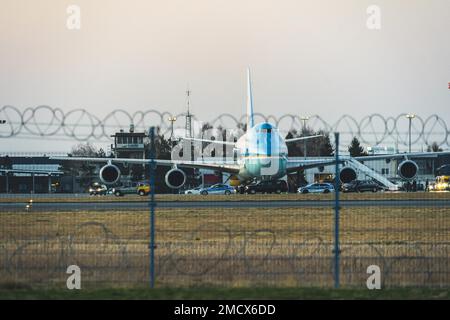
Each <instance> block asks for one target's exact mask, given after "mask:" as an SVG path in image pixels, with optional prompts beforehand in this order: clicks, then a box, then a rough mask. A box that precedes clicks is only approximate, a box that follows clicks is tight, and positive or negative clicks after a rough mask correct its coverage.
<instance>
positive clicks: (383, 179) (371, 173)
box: [347, 158, 398, 191]
mask: <svg viewBox="0 0 450 320" xmlns="http://www.w3.org/2000/svg"><path fill="white" fill-rule="evenodd" d="M347 165H348V166H350V167H352V168H353V169H355V170H356V171H357V172H360V173H364V174H365V175H366V176H369V177H371V178H372V179H374V180H376V181H378V182H379V183H381V184H382V185H383V186H385V187H386V188H388V189H389V190H390V191H397V190H398V185H396V184H395V183H392V182H391V181H389V180H388V179H386V177H384V176H383V175H381V174H379V173H378V172H376V171H375V170H372V169H371V168H369V167H368V166H366V165H364V164H362V163H361V162H359V161H358V160H356V159H353V158H349V159H348V160H347Z"/></svg>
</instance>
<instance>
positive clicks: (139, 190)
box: [137, 183, 150, 196]
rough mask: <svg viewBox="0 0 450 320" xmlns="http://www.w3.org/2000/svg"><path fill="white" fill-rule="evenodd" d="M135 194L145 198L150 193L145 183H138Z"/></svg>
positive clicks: (148, 186)
mask: <svg viewBox="0 0 450 320" xmlns="http://www.w3.org/2000/svg"><path fill="white" fill-rule="evenodd" d="M137 193H138V195H140V196H146V195H147V194H149V193H150V185H149V184H147V183H139V184H138V186H137Z"/></svg>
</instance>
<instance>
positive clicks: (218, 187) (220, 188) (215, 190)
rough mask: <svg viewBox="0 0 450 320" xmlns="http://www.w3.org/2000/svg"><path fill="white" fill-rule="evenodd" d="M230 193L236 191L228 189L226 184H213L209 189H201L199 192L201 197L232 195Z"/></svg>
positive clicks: (231, 188)
mask: <svg viewBox="0 0 450 320" xmlns="http://www.w3.org/2000/svg"><path fill="white" fill-rule="evenodd" d="M232 193H236V190H235V189H234V188H233V187H230V186H229V185H226V184H220V183H218V184H215V185H213V186H211V187H209V188H202V189H201V190H200V194H202V195H208V194H226V195H229V194H232Z"/></svg>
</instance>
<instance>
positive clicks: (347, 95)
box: [0, 0, 450, 150]
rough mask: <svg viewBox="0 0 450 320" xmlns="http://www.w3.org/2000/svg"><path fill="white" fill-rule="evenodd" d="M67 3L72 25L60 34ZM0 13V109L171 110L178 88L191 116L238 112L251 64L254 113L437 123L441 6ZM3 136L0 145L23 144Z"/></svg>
mask: <svg viewBox="0 0 450 320" xmlns="http://www.w3.org/2000/svg"><path fill="white" fill-rule="evenodd" d="M71 4H75V5H78V6H79V7H80V8H81V30H68V29H67V27H66V20H67V17H68V14H67V13H66V9H67V7H68V6H69V5H71ZM369 5H378V6H379V7H380V9H381V30H369V29H368V28H367V26H366V21H367V19H368V14H367V13H366V9H367V7H368V6H369ZM0 8H1V10H0V46H1V48H0V49H1V50H0V106H3V105H13V106H15V107H17V108H19V109H25V108H27V107H33V106H38V105H49V106H52V107H59V108H61V109H63V110H65V111H69V110H72V109H75V108H86V109H88V110H90V111H91V112H93V113H94V114H96V115H98V116H99V117H100V118H102V117H103V116H104V115H105V114H107V113H108V112H109V111H111V110H112V109H116V108H123V109H126V110H128V111H129V112H130V113H132V112H134V111H138V110H142V109H157V110H160V111H168V112H170V113H173V114H178V113H181V112H183V111H184V110H185V96H184V94H185V90H186V87H187V84H188V83H189V87H190V89H191V90H192V111H193V113H194V114H195V115H196V116H197V118H200V119H204V120H206V121H207V120H209V119H212V118H214V117H215V116H217V115H218V114H220V113H223V112H228V113H231V114H233V115H235V116H237V117H240V116H241V115H242V114H243V113H244V111H245V109H244V108H245V93H246V89H245V72H246V71H245V69H246V67H247V66H250V67H251V69H252V77H253V92H254V103H255V111H256V112H260V113H263V114H271V115H275V116H281V115H283V114H285V113H293V114H307V115H311V114H319V115H321V116H323V117H324V118H326V119H328V120H329V121H330V122H333V119H337V118H338V117H340V116H341V115H342V114H351V115H353V116H354V117H356V118H357V119H361V118H363V117H364V116H366V115H368V114H371V113H380V114H382V115H384V116H397V115H398V114H401V113H404V112H412V113H417V114H419V115H421V116H423V117H424V118H426V117H427V116H429V115H431V114H434V113H436V114H439V115H440V116H441V117H443V118H444V119H445V120H446V121H447V123H449V124H450V114H449V111H448V110H449V106H450V90H448V82H449V81H450V41H449V39H450V36H449V30H450V1H449V0H371V1H366V0H342V1H335V0H318V1H302V0H247V1H245V0H146V1H144V0H126V1H125V0H94V1H93V0H70V1H66V0H39V1H32V0H2V2H1V5H0ZM12 141H13V140H11V139H10V140H6V139H1V140H0V148H1V149H4V150H5V149H10V150H16V149H17V150H22V149H32V148H35V147H36V146H35V142H33V145H32V144H30V142H27V141H24V140H23V139H22V140H20V141H18V142H17V143H14V145H12V144H11V142H12ZM66 145H67V143H66ZM71 145H72V144H70V146H71ZM54 146H55V145H54V144H53V143H49V145H48V148H49V150H50V149H52V148H53V149H54ZM39 148H41V149H42V148H46V145H45V141H44V142H43V143H42V145H40V146H39ZM58 148H62V149H64V147H58ZM67 149H70V148H67Z"/></svg>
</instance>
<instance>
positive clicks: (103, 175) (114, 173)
mask: <svg viewBox="0 0 450 320" xmlns="http://www.w3.org/2000/svg"><path fill="white" fill-rule="evenodd" d="M119 178H120V169H119V168H118V167H117V166H115V165H113V164H107V165H106V166H104V167H102V168H101V169H100V180H102V182H103V183H105V184H113V183H116V182H117V181H118V180H119Z"/></svg>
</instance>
